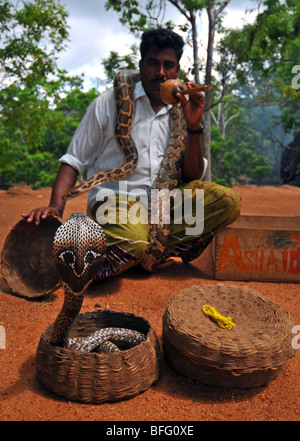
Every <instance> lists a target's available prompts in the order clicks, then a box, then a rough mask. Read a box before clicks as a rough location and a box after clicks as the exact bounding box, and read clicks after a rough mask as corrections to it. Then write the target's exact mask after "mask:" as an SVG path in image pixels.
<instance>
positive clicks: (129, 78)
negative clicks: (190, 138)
mask: <svg viewBox="0 0 300 441" xmlns="http://www.w3.org/2000/svg"><path fill="white" fill-rule="evenodd" d="M138 80H139V74H138V73H137V72H135V71H129V70H124V71H120V72H119V74H118V75H117V76H116V78H115V81H114V94H115V103H116V116H115V138H116V141H117V143H118V144H119V146H120V148H121V150H122V151H123V153H124V159H125V160H124V164H123V166H121V167H118V168H115V169H111V170H106V171H102V172H100V173H98V174H96V175H94V176H93V177H92V178H90V179H88V180H87V181H86V182H84V183H83V184H81V185H78V186H76V187H74V188H72V189H71V190H70V191H69V192H68V193H67V194H66V195H65V196H64V199H65V200H68V199H72V198H74V197H77V196H79V195H81V194H83V193H85V192H86V191H88V190H91V189H92V188H95V187H97V186H98V185H101V184H104V183H105V182H109V181H112V180H117V179H121V178H124V177H126V176H128V175H129V174H132V173H133V172H134V170H135V169H136V166H137V163H138V151H137V148H136V146H135V144H134V142H133V140H132V137H131V129H132V121H133V115H134V98H133V96H134V87H135V84H136V82H137V81H138ZM185 140H186V131H185V120H184V117H183V113H182V110H181V108H180V104H175V105H173V106H172V108H171V110H170V136H169V145H168V148H167V151H166V154H165V157H164V159H163V161H162V163H161V166H160V169H159V171H158V174H157V176H156V179H155V181H154V183H153V186H152V188H153V189H158V190H165V191H170V190H172V189H174V188H175V187H177V186H178V183H179V182H180V180H181V169H182V160H183V154H184V151H185V146H186V144H185ZM149 207H151V203H150V204H149ZM165 208H166V207H165V204H163V201H162V200H160V203H159V204H158V207H156V210H158V216H157V218H158V219H159V221H158V223H157V224H150V243H149V245H148V247H147V250H146V252H145V254H144V256H143V258H142V260H141V265H142V266H143V268H144V269H145V270H146V271H149V272H152V271H155V270H156V269H157V267H158V265H159V264H160V262H161V260H162V257H163V253H164V251H165V249H166V245H167V241H168V236H169V228H170V227H169V225H166V224H164V222H163V219H165V216H164V209H165ZM151 209H152V210H153V207H151ZM152 213H153V211H152ZM149 219H150V217H149Z"/></svg>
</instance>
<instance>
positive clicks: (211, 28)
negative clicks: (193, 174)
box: [203, 1, 217, 181]
mask: <svg viewBox="0 0 300 441" xmlns="http://www.w3.org/2000/svg"><path fill="white" fill-rule="evenodd" d="M206 10H207V15H208V44H207V59H206V73H205V84H207V85H209V86H211V72H212V64H213V51H214V39H215V27H216V17H217V16H216V10H215V8H214V6H213V2H212V1H208V2H207V9H206ZM210 104H211V90H208V91H207V92H206V93H205V106H206V110H204V114H203V125H204V131H203V154H204V157H205V158H206V159H207V161H208V165H207V170H206V174H205V176H204V179H205V180H206V181H211V153H210V143H211V134H210V130H211V109H210ZM207 109H209V110H207Z"/></svg>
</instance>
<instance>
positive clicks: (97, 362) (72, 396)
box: [36, 310, 161, 404]
mask: <svg viewBox="0 0 300 441" xmlns="http://www.w3.org/2000/svg"><path fill="white" fill-rule="evenodd" d="M51 327H52V325H50V326H49V328H47V329H46V330H45V331H44V332H43V334H42V336H41V339H40V342H39V345H38V348H37V353H36V370H37V376H38V378H39V380H40V381H42V383H43V384H44V385H45V386H46V387H47V388H48V389H50V390H52V391H53V392H55V393H57V394H58V395H61V396H64V397H66V398H67V399H69V400H76V401H81V402H84V403H94V404H101V403H104V402H106V401H119V400H123V399H128V398H131V397H133V396H135V395H137V394H139V393H141V392H143V391H145V390H146V389H148V388H149V387H150V386H151V385H152V384H153V383H154V382H155V381H156V380H157V379H158V378H159V374H160V356H161V355H160V348H159V344H158V340H157V336H156V334H155V331H154V329H153V328H152V326H151V325H150V323H149V322H148V321H147V320H146V319H144V318H143V317H139V316H136V315H134V314H130V313H122V312H116V311H111V310H98V311H93V312H87V313H85V314H79V315H78V317H77V318H76V319H75V322H74V323H73V325H72V328H71V331H70V338H73V337H83V336H84V337H86V336H88V335H90V334H92V333H93V332H94V331H96V330H98V329H101V328H106V327H120V328H127V329H133V330H136V331H139V332H142V333H143V334H145V335H146V340H145V341H143V342H141V343H140V344H138V345H137V346H134V347H132V348H130V349H127V350H120V351H119V352H113V353H100V354H99V353H95V352H82V351H74V350H70V349H67V348H62V347H58V346H54V345H51V344H50V341H49V336H50V332H51Z"/></svg>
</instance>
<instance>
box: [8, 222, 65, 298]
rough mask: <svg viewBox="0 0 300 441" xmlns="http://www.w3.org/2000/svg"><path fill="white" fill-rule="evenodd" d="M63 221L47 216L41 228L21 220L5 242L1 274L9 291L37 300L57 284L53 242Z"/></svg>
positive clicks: (57, 275)
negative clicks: (36, 298)
mask: <svg viewBox="0 0 300 441" xmlns="http://www.w3.org/2000/svg"><path fill="white" fill-rule="evenodd" d="M61 224H62V221H61V220H60V219H58V218H57V217H55V216H51V215H49V216H47V218H46V219H44V220H41V222H40V225H38V226H37V225H35V224H34V223H33V222H27V220H26V219H22V220H21V221H20V222H18V223H17V224H16V225H15V226H14V228H13V229H12V230H11V231H10V233H9V234H8V235H7V237H6V239H5V243H4V246H3V250H2V254H1V273H2V276H3V277H4V279H5V281H6V283H7V284H8V286H9V288H10V289H11V290H12V291H13V292H14V293H16V294H19V295H21V296H24V297H39V296H42V295H44V294H47V293H49V292H51V291H53V290H54V289H55V288H56V287H58V286H59V284H60V277H59V274H58V272H57V270H56V267H55V262H54V256H53V253H52V242H53V238H54V235H55V232H56V230H57V228H58V227H59V226H60V225H61Z"/></svg>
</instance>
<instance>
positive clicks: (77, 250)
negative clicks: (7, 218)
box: [50, 213, 146, 352]
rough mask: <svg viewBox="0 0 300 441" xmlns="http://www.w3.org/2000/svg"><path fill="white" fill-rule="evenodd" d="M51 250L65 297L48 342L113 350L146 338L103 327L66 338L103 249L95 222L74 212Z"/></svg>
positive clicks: (133, 344)
mask: <svg viewBox="0 0 300 441" xmlns="http://www.w3.org/2000/svg"><path fill="white" fill-rule="evenodd" d="M53 252H54V257H55V263H56V267H57V270H58V272H59V274H60V277H61V281H62V286H63V288H64V293H65V298H64V303H63V306H62V309H61V311H60V313H59V315H58V316H57V318H56V320H55V322H54V324H53V325H52V330H51V337H50V343H51V344H52V345H55V346H62V347H67V348H70V349H71V350H79V351H89V352H90V351H92V350H95V349H96V348H99V350H100V351H105V352H108V351H109V352H113V351H118V350H119V345H121V346H122V345H125V346H126V347H132V346H135V345H137V344H139V343H141V342H142V341H144V340H145V339H146V337H145V335H144V334H142V333H140V332H138V331H135V330H131V329H124V328H103V329H99V330H97V331H96V332H94V333H93V334H91V335H89V336H87V337H85V338H82V337H80V338H74V339H69V338H68V335H69V331H70V329H71V326H72V323H73V322H74V320H75V318H76V317H77V315H78V314H79V311H80V309H81V306H82V302H83V299H84V295H85V293H86V290H87V288H88V286H89V285H90V283H91V281H92V280H93V277H94V275H95V273H96V271H97V270H98V268H99V265H101V263H102V262H103V260H104V258H105V252H106V240H105V235H104V233H103V230H102V228H101V226H100V225H99V224H97V223H96V222H94V221H93V220H92V219H90V218H89V217H87V216H85V215H84V214H81V213H74V214H73V215H72V216H71V217H69V219H67V221H66V222H65V223H63V224H62V225H61V226H60V227H59V228H58V229H57V231H56V233H55V236H54V239H53Z"/></svg>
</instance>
